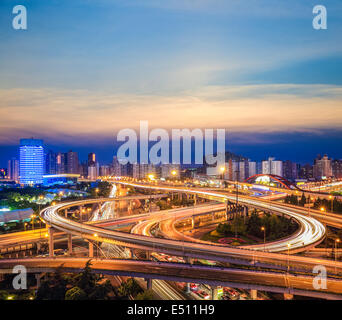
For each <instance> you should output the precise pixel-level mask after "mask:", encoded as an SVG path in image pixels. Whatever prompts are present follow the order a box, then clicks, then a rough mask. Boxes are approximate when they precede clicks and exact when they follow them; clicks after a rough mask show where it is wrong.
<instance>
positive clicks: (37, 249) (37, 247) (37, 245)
mask: <svg viewBox="0 0 342 320" xmlns="http://www.w3.org/2000/svg"><path fill="white" fill-rule="evenodd" d="M41 246H42V245H41V244H40V242H36V254H38V253H39V252H40V249H41Z"/></svg>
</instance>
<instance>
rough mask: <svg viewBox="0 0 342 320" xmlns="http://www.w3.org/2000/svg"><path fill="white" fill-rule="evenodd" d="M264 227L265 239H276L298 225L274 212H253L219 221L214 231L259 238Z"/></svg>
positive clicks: (261, 236)
mask: <svg viewBox="0 0 342 320" xmlns="http://www.w3.org/2000/svg"><path fill="white" fill-rule="evenodd" d="M262 227H263V228H265V235H266V240H267V241H271V240H276V239H279V238H282V237H285V236H287V235H289V234H292V233H294V232H295V231H296V230H297V228H298V225H297V223H296V222H295V221H293V220H291V219H287V218H285V217H284V216H277V215H275V214H272V215H270V214H268V213H266V214H264V215H262V216H259V215H258V214H256V213H253V214H252V215H251V216H250V217H245V221H244V218H243V217H237V218H235V219H234V220H233V221H231V222H226V223H220V224H219V225H218V226H217V228H216V231H217V232H218V233H219V234H222V235H224V236H231V237H233V236H235V234H237V235H242V236H243V235H251V236H254V237H257V238H260V239H263V238H264V231H263V230H262Z"/></svg>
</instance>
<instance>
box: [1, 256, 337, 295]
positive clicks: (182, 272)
mask: <svg viewBox="0 0 342 320" xmlns="http://www.w3.org/2000/svg"><path fill="white" fill-rule="evenodd" d="M88 260H89V259H84V258H34V259H10V260H9V259H2V260H0V273H12V269H13V267H14V266H17V265H23V266H25V268H26V269H27V272H28V273H41V272H53V271H55V270H56V269H57V268H60V267H62V269H63V272H74V273H79V272H81V271H82V269H83V268H84V266H85V264H86V262H87V261H88ZM92 269H93V270H94V272H95V273H100V274H108V275H119V276H129V277H141V278H145V279H160V280H169V281H179V282H191V283H204V284H208V285H210V286H212V287H216V286H229V287H234V288H241V289H252V290H262V291H269V292H278V293H287V294H295V295H302V296H309V297H315V298H321V299H335V300H340V299H341V298H342V280H338V279H331V278H328V279H327V288H326V289H314V286H313V281H314V276H307V275H291V274H284V273H278V272H265V271H251V270H246V269H232V268H223V267H212V266H203V265H192V264H184V263H170V262H166V263H165V262H152V261H141V260H123V259H110V260H99V259H95V260H92Z"/></svg>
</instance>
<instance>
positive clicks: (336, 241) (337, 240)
mask: <svg viewBox="0 0 342 320" xmlns="http://www.w3.org/2000/svg"><path fill="white" fill-rule="evenodd" d="M339 242H340V239H339V238H337V239H335V273H336V267H337V266H336V265H337V243H339Z"/></svg>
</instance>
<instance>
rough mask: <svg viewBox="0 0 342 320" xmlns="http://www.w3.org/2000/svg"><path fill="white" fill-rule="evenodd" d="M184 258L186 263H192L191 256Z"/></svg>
mask: <svg viewBox="0 0 342 320" xmlns="http://www.w3.org/2000/svg"><path fill="white" fill-rule="evenodd" d="M184 260H185V262H186V263H188V264H192V263H193V261H192V258H190V257H185V258H184Z"/></svg>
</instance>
